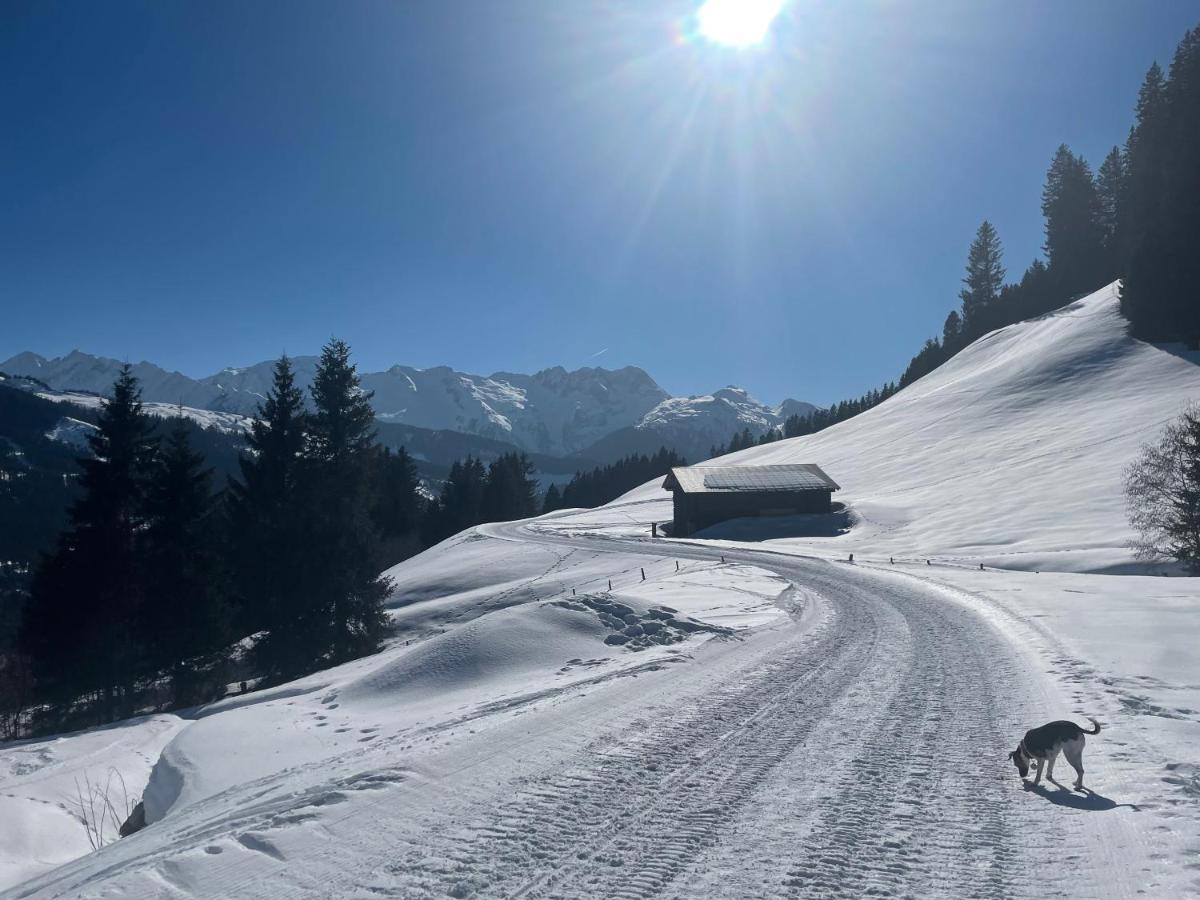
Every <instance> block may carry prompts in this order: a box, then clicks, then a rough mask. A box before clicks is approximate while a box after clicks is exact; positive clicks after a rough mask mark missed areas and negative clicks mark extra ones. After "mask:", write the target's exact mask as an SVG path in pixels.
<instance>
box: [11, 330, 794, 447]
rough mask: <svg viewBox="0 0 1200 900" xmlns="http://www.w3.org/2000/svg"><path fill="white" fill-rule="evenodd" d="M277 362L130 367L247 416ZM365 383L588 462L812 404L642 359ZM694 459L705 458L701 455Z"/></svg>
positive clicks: (83, 366)
mask: <svg viewBox="0 0 1200 900" xmlns="http://www.w3.org/2000/svg"><path fill="white" fill-rule="evenodd" d="M292 363H293V365H294V367H295V370H296V382H297V384H299V385H300V386H301V387H307V386H308V385H309V384H310V383H311V382H312V377H313V373H314V371H315V369H316V363H317V357H315V356H298V357H294V358H293V359H292ZM120 366H121V363H120V362H119V361H117V360H114V359H107V358H104V357H96V356H91V355H89V354H86V353H81V352H80V351H78V350H76V351H72V352H71V353H69V354H68V355H67V356H64V357H61V358H57V359H45V358H44V357H41V356H38V355H37V354H34V353H21V354H19V355H17V356H14V357H12V358H11V359H9V360H6V361H4V362H0V372H8V373H10V374H13V375H21V376H26V377H31V378H37V379H38V380H40V381H42V382H44V383H45V384H47V385H49V386H50V387H51V388H54V389H56V390H59V391H84V392H91V393H96V394H102V393H104V392H105V391H107V390H108V389H109V388H110V387H111V386H112V382H113V379H114V378H116V374H117V372H118V370H119V369H120ZM273 366H274V362H273V361H268V362H261V363H257V364H256V365H253V366H247V367H245V368H226V369H222V370H221V371H220V372H218V373H216V374H215V375H210V376H207V377H205V378H200V379H192V378H188V377H187V376H186V375H182V374H180V373H179V372H168V371H166V370H165V369H162V368H159V367H158V366H155V365H153V364H152V363H147V362H142V363H138V364H137V365H135V366H134V367H133V371H134V374H135V375H137V376H138V378H139V379H140V380H141V382H142V393H143V397H144V398H145V399H146V400H147V401H149V402H151V403H162V404H167V405H170V406H176V405H178V404H183V405H184V406H185V407H190V408H194V409H200V410H210V411H213V412H220V413H230V414H238V415H243V416H246V415H252V414H253V413H254V412H255V410H256V409H257V407H258V404H259V402H260V401H261V400H262V399H263V397H264V396H265V395H266V394H267V392H268V391H269V390H270V387H271V372H272V368H273ZM362 383H363V386H364V387H365V388H366V389H367V390H370V391H373V392H374V394H375V396H374V398H373V401H372V402H373V405H374V407H375V411H376V414H377V415H378V416H379V418H380V420H381V421H384V422H394V423H397V424H403V425H409V426H416V427H420V428H426V429H431V430H451V431H459V432H464V433H468V434H476V435H480V436H482V437H486V438H491V439H494V440H501V441H505V442H508V443H511V444H515V445H516V446H518V447H520V448H521V449H523V450H527V451H532V452H536V453H546V454H555V455H560V456H561V455H567V454H573V453H580V455H582V456H583V457H584V458H585V459H589V460H590V459H595V458H600V457H596V456H595V455H594V453H592V452H589V451H590V448H592V447H593V446H595V445H596V444H597V443H598V442H600V441H602V440H603V439H605V438H606V437H608V436H609V435H612V434H614V433H617V432H620V431H622V430H624V429H633V428H636V429H641V430H642V431H644V432H645V433H646V434H648V435H652V438H651V440H650V443H653V444H654V446H653V447H652V448H651V449H657V448H658V446H659V445H661V444H662V443H663V442H664V441H674V442H678V445H679V446H686V447H689V448H694V447H703V448H705V449H707V448H708V447H709V446H711V445H713V444H719V443H724V442H726V441H728V440H729V437H730V436H731V435H732V434H733V432H734V431H740V430H741V429H742V428H749V429H750V430H751V431H752V432H753V433H754V434H755V435H756V436H757V435H759V434H762V433H763V432H764V431H765V430H767V428H769V427H777V426H779V425H781V424H782V423H783V421H784V420H785V419H786V418H787V417H788V416H789V415H792V414H793V413H795V412H799V413H806V412H810V411H811V410H812V409H813V407H812V406H811V405H810V404H807V403H800V402H799V401H795V400H787V401H784V403H783V404H781V405H780V406H778V407H769V406H766V405H764V404H761V403H759V402H758V401H756V400H754V399H752V398H750V397H749V396H748V395H747V394H746V393H745V392H744V391H742V390H740V389H737V388H726V389H725V390H722V391H717V392H716V393H715V394H713V395H711V396H703V397H692V398H680V399H674V398H671V397H670V395H669V394H668V393H667V392H666V391H664V390H663V389H662V388H661V387H659V386H658V384H656V383H655V381H654V379H652V378H651V377H650V376H649V375H647V374H646V373H645V372H644V371H643V370H641V369H639V368H637V367H635V366H627V367H625V368H623V369H616V370H609V369H600V368H583V369H577V370H575V371H573V372H568V371H567V370H565V369H563V368H562V367H555V368H551V369H545V370H543V371H541V372H537V373H535V374H533V375H522V374H517V373H512V372H497V373H495V374H493V375H489V376H483V375H471V374H467V373H464V372H457V371H455V370H453V369H450V368H447V367H445V366H438V367H434V368H430V369H414V368H411V367H409V366H393V367H392V368H390V369H388V370H387V371H384V372H365V373H362ZM612 449H613V451H614V452H613V453H611V454H606V455H603V458H602V459H601V461H608V459H609V458H613V459H615V458H616V457H617V456H620V455H623V454H624V452H631V450H625V449H624V445H621V446H614V447H613V448H612ZM632 449H637V450H640V449H642V448H641V447H640V445H639V446H637V447H633V448H632ZM581 451H582V452H581ZM692 458H699V457H698V456H696V455H695V454H694V453H693V457H692Z"/></svg>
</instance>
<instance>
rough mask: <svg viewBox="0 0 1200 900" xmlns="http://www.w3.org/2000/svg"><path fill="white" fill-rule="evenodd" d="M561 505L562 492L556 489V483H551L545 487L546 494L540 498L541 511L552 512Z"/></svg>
mask: <svg viewBox="0 0 1200 900" xmlns="http://www.w3.org/2000/svg"><path fill="white" fill-rule="evenodd" d="M562 505H563V502H562V492H561V491H560V490H559V489H558V485H556V484H553V483H552V484H551V485H550V487H548V488H546V496H545V498H544V499H543V500H542V512H543V513H548V512H554V510H556V509H561V508H562Z"/></svg>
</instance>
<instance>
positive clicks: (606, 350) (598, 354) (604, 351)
mask: <svg viewBox="0 0 1200 900" xmlns="http://www.w3.org/2000/svg"><path fill="white" fill-rule="evenodd" d="M607 352H608V348H607V347H605V348H604V349H603V350H598V351H597V352H595V353H593V354H592V355H591V356H589V357H588V359H595V358H596V357H597V356H600V355H601V354H602V353H607Z"/></svg>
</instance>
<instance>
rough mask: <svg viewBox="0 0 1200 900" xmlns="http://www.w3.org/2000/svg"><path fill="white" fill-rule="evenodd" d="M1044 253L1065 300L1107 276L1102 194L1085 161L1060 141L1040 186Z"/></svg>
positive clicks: (1095, 286)
mask: <svg viewBox="0 0 1200 900" xmlns="http://www.w3.org/2000/svg"><path fill="white" fill-rule="evenodd" d="M1042 214H1043V215H1044V216H1045V217H1046V244H1045V251H1046V257H1047V259H1048V260H1049V261H1050V262H1049V269H1050V274H1051V276H1052V277H1053V278H1054V282H1055V285H1056V287H1057V288H1058V290H1059V291H1060V292H1061V293H1062V295H1063V297H1064V299H1065V298H1066V297H1070V296H1071V295H1074V294H1077V293H1082V292H1085V291H1089V290H1093V289H1095V288H1097V287H1099V286H1100V285H1101V283H1102V282H1103V281H1104V274H1105V271H1106V270H1105V265H1104V229H1103V225H1102V212H1101V204H1100V195H1099V193H1098V191H1097V190H1096V181H1095V179H1094V178H1093V177H1092V170H1091V167H1090V166H1088V164H1087V162H1086V160H1084V159H1083V158H1082V157H1079V156H1076V155H1075V154H1074V153H1072V152H1071V150H1070V148H1069V147H1067V145H1066V144H1062V145H1061V146H1060V147H1059V148H1058V151H1057V152H1056V153H1055V154H1054V159H1053V160H1052V161H1051V163H1050V169H1049V171H1048V172H1047V173H1046V186H1045V188H1044V189H1043V191H1042Z"/></svg>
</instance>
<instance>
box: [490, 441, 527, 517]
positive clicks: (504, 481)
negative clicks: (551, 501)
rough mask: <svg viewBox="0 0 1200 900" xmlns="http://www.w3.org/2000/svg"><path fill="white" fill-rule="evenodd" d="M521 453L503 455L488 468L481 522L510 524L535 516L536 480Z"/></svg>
mask: <svg viewBox="0 0 1200 900" xmlns="http://www.w3.org/2000/svg"><path fill="white" fill-rule="evenodd" d="M533 472H534V469H533V463H531V462H530V461H529V459H528V458H527V457H526V456H525V454H524V453H520V454H518V453H505V454H502V455H501V456H499V457H498V458H497V459H495V460H494V461H493V462H492V464H491V465H490V466H488V474H487V479H486V481H485V482H484V486H483V498H482V501H481V509H480V512H481V516H482V520H483V521H484V522H509V521H512V520H513V519H524V518H528V517H529V516H532V515H536V514H537V479H535V478H534V477H533Z"/></svg>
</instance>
